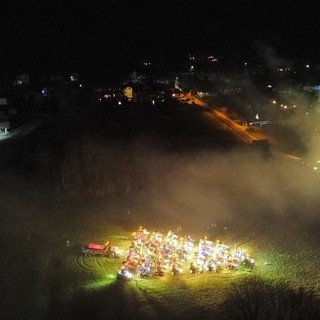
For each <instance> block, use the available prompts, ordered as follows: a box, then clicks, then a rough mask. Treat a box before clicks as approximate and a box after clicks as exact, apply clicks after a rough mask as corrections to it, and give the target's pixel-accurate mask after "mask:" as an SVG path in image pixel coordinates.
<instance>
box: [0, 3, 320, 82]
mask: <svg viewBox="0 0 320 320" xmlns="http://www.w3.org/2000/svg"><path fill="white" fill-rule="evenodd" d="M317 11H318V8H317V5H316V3H315V2H314V1H308V4H302V2H297V1H292V0H291V1H290V0H286V1H281V3H278V2H276V1H254V0H251V1H250V0H242V1H232V0H230V1H215V2H214V3H212V1H207V0H202V1H174V2H173V1H171V2H170V3H169V4H167V3H166V2H165V1H162V2H152V3H151V2H150V3H144V1H135V2H129V1H96V2H94V3H93V2H92V3H90V2H84V1H82V2H81V1H80V2H74V1H70V2H69V1H68V2H66V3H63V2H60V1H55V2H52V3H45V2H37V1H35V2H33V3H32V4H30V3H29V2H28V3H26V4H22V5H21V4H20V3H19V4H16V5H14V4H11V7H10V8H7V9H6V10H4V11H3V12H2V15H3V17H2V22H3V23H2V31H1V33H0V34H1V38H0V40H1V43H2V50H1V52H0V61H1V65H0V69H2V70H1V71H2V73H11V72H14V73H19V72H20V73H23V72H25V73H31V72H35V71H39V70H41V71H42V72H44V73H59V72H65V71H69V72H77V71H79V72H81V73H84V74H90V75H92V76H94V75H97V77H99V76H101V75H105V74H108V75H109V76H110V77H111V78H112V77H114V76H116V75H117V74H125V73H127V72H128V71H129V70H132V67H133V66H134V65H135V64H136V62H137V61H138V60H139V59H141V58H151V59H152V60H154V61H156V62H157V63H158V64H159V65H160V66H161V68H167V69H168V70H170V69H172V68H175V67H176V65H179V63H180V61H179V60H180V59H183V58H184V57H185V56H186V55H187V54H188V53H189V52H196V53H202V52H207V53H212V54H217V55H222V56H225V57H227V58H230V59H239V60H241V59H243V60H245V59H249V60H250V59H253V58H254V57H256V56H259V55H261V50H264V49H263V48H267V49H268V48H271V50H273V51H274V52H275V53H276V54H277V55H278V56H280V57H283V58H285V59H290V60H295V61H296V60H306V61H307V62H309V63H316V62H318V55H319V48H318V46H317V43H318V39H319V37H320V32H319V30H318V28H317V25H316V22H317V19H316V18H317ZM41 71H40V72H41Z"/></svg>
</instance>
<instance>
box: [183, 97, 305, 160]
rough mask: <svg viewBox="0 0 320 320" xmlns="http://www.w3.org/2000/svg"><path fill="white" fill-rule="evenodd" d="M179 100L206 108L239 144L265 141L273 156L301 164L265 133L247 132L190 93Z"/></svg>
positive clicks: (223, 113)
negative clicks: (269, 143)
mask: <svg viewBox="0 0 320 320" xmlns="http://www.w3.org/2000/svg"><path fill="white" fill-rule="evenodd" d="M180 100H184V101H187V102H188V103H189V104H195V105H198V106H201V107H203V108H206V109H207V111H206V115H207V116H208V117H209V118H211V119H212V120H214V121H215V122H217V121H219V122H220V124H221V125H222V126H224V128H225V129H227V130H230V131H231V133H232V134H233V135H234V136H235V137H236V138H237V139H238V140H239V141H241V142H245V143H248V144H251V143H252V141H253V140H260V139H267V140H269V142H271V145H270V152H271V153H272V155H273V156H275V157H276V158H280V159H286V160H290V161H293V162H295V163H302V159H301V158H300V157H297V156H294V155H291V154H288V153H286V152H283V151H281V150H280V149H279V148H278V147H277V146H276V144H275V143H272V139H270V137H268V136H267V135H266V134H265V133H263V132H261V131H259V130H257V131H253V132H250V131H248V127H247V126H245V125H240V124H238V123H237V122H236V121H234V120H233V119H230V118H229V117H228V115H227V114H226V113H225V112H223V111H222V110H217V109H211V108H209V106H208V104H206V103H205V102H203V101H202V100H201V99H200V98H198V97H196V96H194V95H192V94H191V93H187V94H185V95H184V96H182V97H181V98H180Z"/></svg>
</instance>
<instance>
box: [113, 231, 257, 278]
mask: <svg viewBox="0 0 320 320" xmlns="http://www.w3.org/2000/svg"><path fill="white" fill-rule="evenodd" d="M133 235H134V239H133V242H132V243H131V245H130V247H129V250H128V253H127V256H126V259H125V261H123V262H122V265H121V267H120V270H119V272H118V278H120V279H125V280H130V279H133V278H134V277H142V278H148V277H150V276H152V275H155V276H160V277H161V276H165V275H166V274H168V273H169V274H172V275H179V274H181V273H182V272H188V273H192V274H196V273H203V272H207V271H211V272H217V271H219V270H221V269H229V270H238V269H239V267H240V265H244V266H245V267H247V268H250V269H252V268H253V265H254V259H253V258H251V257H248V256H247V255H246V254H245V252H244V250H242V249H241V248H235V249H234V250H233V252H231V250H230V248H229V247H228V246H226V245H224V244H223V243H220V242H219V241H217V242H216V243H214V242H212V241H209V240H207V239H206V238H203V239H200V241H199V244H198V245H196V244H195V240H194V239H193V238H191V237H190V236H189V235H188V236H184V237H180V236H178V235H176V234H175V233H173V232H172V231H169V232H168V233H167V234H166V235H164V234H163V233H161V232H149V231H147V230H146V229H144V228H142V227H140V228H139V230H138V231H137V232H134V233H133Z"/></svg>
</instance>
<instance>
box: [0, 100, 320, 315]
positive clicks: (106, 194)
mask: <svg viewBox="0 0 320 320" xmlns="http://www.w3.org/2000/svg"><path fill="white" fill-rule="evenodd" d="M76 120H77V121H76ZM0 152H1V155H3V156H2V159H1V165H2V170H1V173H0V177H1V182H2V183H1V185H2V188H1V193H0V201H1V202H0V231H1V234H0V237H1V238H0V241H1V259H2V261H1V264H0V266H1V270H0V271H1V273H0V274H1V276H0V279H1V289H2V295H1V296H2V297H1V304H0V305H1V319H79V320H82V319H97V320H98V319H200V318H203V319H211V318H212V319H236V318H237V312H238V311H237V310H238V309H237V308H238V306H239V303H238V302H239V295H235V292H237V290H236V288H238V290H239V292H241V290H240V289H241V288H243V286H244V285H245V284H247V283H249V284H250V283H251V287H250V285H248V290H247V291H243V292H244V293H243V295H242V294H241V295H240V296H245V297H249V298H250V299H249V300H250V301H251V303H252V304H253V305H254V304H258V303H259V301H258V298H257V294H253V295H252V292H255V291H254V290H257V288H258V289H259V288H260V289H259V290H258V291H256V293H257V292H260V293H261V292H265V293H266V295H267V296H268V297H275V298H274V300H271V302H270V301H269V302H270V303H271V304H272V303H273V302H274V301H282V300H281V299H280V300H279V296H281V297H285V296H286V297H289V298H288V300H286V301H283V305H282V306H283V307H282V310H284V311H283V312H287V309H288V310H289V307H287V306H288V305H292V303H291V302H292V301H296V305H299V303H300V301H301V300H299V299H303V297H307V298H306V300H305V301H310V302H314V301H316V300H312V299H316V297H317V296H318V295H319V293H320V282H319V279H320V274H319V267H318V264H319V258H320V256H319V252H320V251H319V238H320V234H319V231H318V230H319V228H318V227H319V216H318V212H319V208H320V201H319V198H318V192H317V191H318V185H319V177H318V175H317V174H316V173H315V172H313V171H311V170H310V171H309V170H308V169H307V168H305V167H303V166H300V165H297V164H294V163H291V162H287V161H286V160H275V159H273V157H272V156H271V157H269V158H267V159H264V158H261V156H259V155H256V154H253V153H251V152H249V151H248V150H247V147H246V146H241V145H239V144H238V143H237V142H236V141H235V140H234V139H233V138H232V136H231V135H230V133H227V132H225V131H224V130H223V129H222V128H221V127H219V125H218V124H217V123H209V122H208V120H206V119H205V118H204V117H203V112H202V111H200V110H197V109H196V107H188V109H182V108H181V107H179V108H178V107H173V108H169V106H167V107H164V108H162V109H157V110H155V109H153V110H150V109H147V110H146V109H143V108H141V109H131V110H126V109H124V110H117V111H115V110H113V111H111V110H109V111H107V112H103V113H101V114H100V115H99V117H96V116H94V117H91V116H88V117H87V118H81V119H75V121H72V122H70V121H65V120H63V121H62V120H58V121H54V122H52V123H50V124H47V125H45V126H43V127H39V128H38V129H37V130H35V131H34V132H33V133H31V134H30V135H29V136H27V137H26V138H21V139H16V140H12V141H9V140H8V141H6V142H5V143H1V145H0ZM140 225H142V226H145V227H146V228H147V229H150V230H158V229H159V230H169V229H172V230H175V229H176V228H177V227H181V228H182V231H181V232H182V234H191V235H192V236H193V237H194V238H196V239H199V238H200V237H201V236H207V237H208V238H209V239H212V240H213V241H216V240H217V239H219V240H221V241H223V242H225V243H227V244H229V245H231V246H233V245H235V244H236V245H238V246H240V245H241V246H242V247H243V248H244V249H246V250H247V251H248V252H250V254H252V255H253V256H254V258H255V261H256V263H255V267H254V269H253V270H252V271H248V270H242V269H241V270H238V271H226V270H224V271H221V272H219V273H205V274H199V275H190V274H187V273H184V274H182V275H179V276H172V275H167V276H166V277H164V278H156V277H151V278H150V279H138V280H137V281H132V282H121V281H118V280H117V279H116V273H117V271H118V268H119V265H120V264H121V261H122V259H120V260H116V259H109V258H94V257H83V256H82V255H81V254H80V253H81V247H82V245H83V244H85V243H88V242H97V243H104V242H106V241H107V240H109V241H110V242H111V243H113V244H114V245H117V246H119V248H120V249H121V250H122V252H123V254H124V255H125V252H126V250H127V248H128V245H129V244H130V240H131V237H132V235H131V233H132V232H133V231H135V230H136V229H137V228H138V227H139V226H140ZM67 240H68V241H69V242H70V245H69V246H67V245H66V241H67ZM250 279H251V281H252V282H250ZM277 285H279V286H278V287H276V289H277V290H278V291H277V294H278V295H276V294H275V293H274V291H272V290H274V287H272V286H277ZM241 286H242V287H241ZM299 290H300V291H299ZM299 292H300V296H299ZM301 292H303V294H302V293H301ZM308 294H310V296H308ZM290 297H291V298H290ZM297 297H300V298H299V299H298V298H297ZM290 299H291V300H290ZM294 299H296V300H294ZM305 301H304V302H305ZM269 302H266V303H265V304H267V303H269ZM290 303H291V304H290ZM301 305H302V304H301ZM303 305H304V308H305V309H303V310H304V314H305V315H308V312H309V313H310V314H311V312H313V314H314V315H315V317H314V319H316V315H317V310H313V309H312V308H313V307H312V306H309V305H308V304H307V303H304V304H303ZM312 305H317V304H316V303H312ZM286 308H287V309H286ZM275 310H278V309H277V307H275ZM301 310H302V309H301ZM301 310H300V311H299V312H301ZM288 312H289V311H288ZM297 314H299V313H297ZM237 319H254V317H251V318H250V317H242V318H239V317H238V318H237ZM259 319H266V318H263V317H260V318H259ZM283 319H287V318H284V317H283ZM288 319H289V318H288ZM290 319H304V318H301V317H300V318H299V317H296V318H290ZM305 319H313V318H312V317H309V318H307V317H305Z"/></svg>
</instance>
